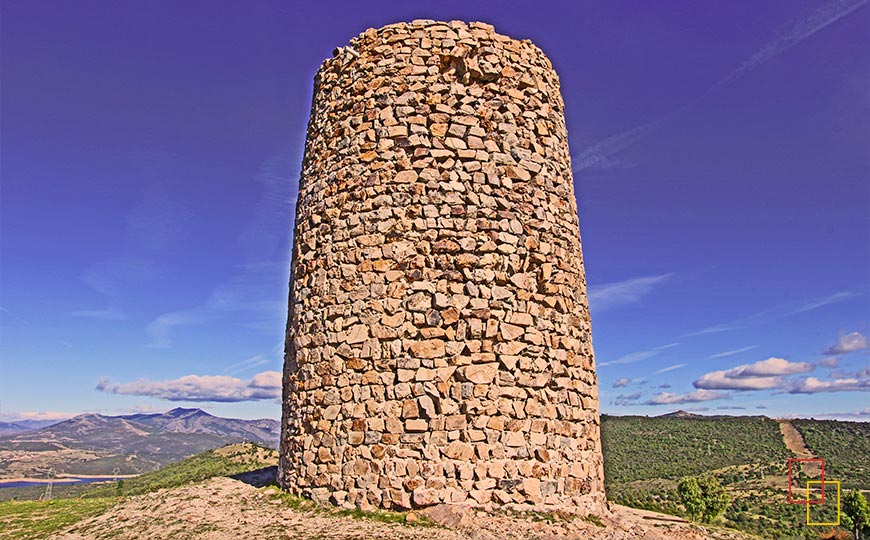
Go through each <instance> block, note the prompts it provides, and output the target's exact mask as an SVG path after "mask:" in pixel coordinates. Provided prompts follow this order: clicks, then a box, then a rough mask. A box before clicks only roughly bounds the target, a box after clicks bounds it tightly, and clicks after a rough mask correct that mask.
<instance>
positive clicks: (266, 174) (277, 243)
mask: <svg viewBox="0 0 870 540" xmlns="http://www.w3.org/2000/svg"><path fill="white" fill-rule="evenodd" d="M296 146H298V145H297V144H294V143H288V144H285V145H284V146H283V147H282V148H280V149H279V150H278V151H277V152H275V153H274V154H273V155H271V156H270V157H269V158H267V159H266V160H265V161H264V162H263V164H262V166H261V167H260V170H259V171H258V173H257V174H256V175H255V176H254V177H253V178H252V182H254V183H255V184H257V185H258V187H259V190H260V199H259V201H258V203H257V205H256V206H255V207H254V209H253V212H252V215H251V219H250V220H249V221H248V223H247V224H246V225H245V226H244V227H243V229H242V231H241V232H240V233H239V236H238V243H239V246H240V247H241V249H242V251H243V253H244V260H243V261H242V262H241V263H240V264H239V265H237V266H236V267H235V268H234V269H233V270H234V271H235V273H234V274H233V275H232V276H231V277H230V278H229V279H227V280H226V281H224V282H223V283H219V284H217V285H216V286H215V287H214V288H213V289H212V291H211V292H210V293H209V295H208V298H207V299H206V300H205V302H204V303H202V304H201V305H195V306H191V307H188V308H185V309H180V310H173V311H167V312H165V313H162V314H160V315H158V316H157V317H156V318H155V319H154V320H152V321H151V322H150V323H149V324H148V326H147V327H146V333H147V334H148V336H149V338H150V342H149V344H148V346H150V347H156V348H168V347H171V346H172V341H173V338H174V336H175V334H176V333H177V332H178V331H179V330H180V329H182V328H184V327H190V326H196V325H200V324H204V323H207V322H210V321H214V320H217V319H219V318H221V317H224V316H226V315H227V314H230V313H232V314H234V315H235V316H236V318H237V324H238V325H239V326H242V327H244V328H248V329H252V330H255V331H257V332H260V333H264V334H278V335H283V332H284V324H283V323H284V322H285V319H284V318H285V317H286V315H287V303H286V301H285V300H286V298H287V283H288V276H289V272H290V261H289V250H288V249H287V246H289V245H290V240H291V236H292V235H291V231H292V229H293V227H292V216H293V215H294V206H295V204H296V198H297V192H296V187H297V183H296V182H295V181H294V171H293V169H294V167H298V164H297V163H298V161H299V160H298V159H297V157H298V154H299V150H298V149H296V148H295V147H296ZM275 291H283V294H282V295H279V296H276V295H275ZM282 297H283V299H281V300H280V301H279V300H278V299H279V298H282Z"/></svg>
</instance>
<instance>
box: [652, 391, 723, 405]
mask: <svg viewBox="0 0 870 540" xmlns="http://www.w3.org/2000/svg"><path fill="white" fill-rule="evenodd" d="M730 397H731V394H728V393H726V392H715V391H712V390H695V391H694V392H689V393H688V394H672V393H671V392H661V393H659V394H656V395H655V396H653V397H652V398H650V400H649V401H647V402H646V405H679V404H682V403H698V402H701V401H713V400H716V399H729V398H730Z"/></svg>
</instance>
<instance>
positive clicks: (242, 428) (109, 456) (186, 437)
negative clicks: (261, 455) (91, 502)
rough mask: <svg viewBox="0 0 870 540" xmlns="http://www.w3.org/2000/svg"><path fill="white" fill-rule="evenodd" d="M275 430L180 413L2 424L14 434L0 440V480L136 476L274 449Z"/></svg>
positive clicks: (268, 424)
mask: <svg viewBox="0 0 870 540" xmlns="http://www.w3.org/2000/svg"><path fill="white" fill-rule="evenodd" d="M280 425H281V424H280V422H278V421H277V420H270V419H261V420H241V419H235V418H221V417H219V416H213V415H211V414H209V413H207V412H205V411H203V410H201V409H184V408H176V409H172V410H171V411H167V412H165V413H157V414H131V415H124V416H105V415H102V414H83V415H80V416H76V417H75V418H71V419H69V420H64V421H62V422H57V423H54V424H51V425H49V426H46V427H40V428H37V429H28V426H27V425H26V424H23V423H20V422H14V423H4V424H0V435H2V434H3V433H4V431H2V430H16V431H13V432H12V433H11V434H6V435H3V436H0V478H2V477H13V476H29V475H33V474H38V471H39V470H40V469H42V470H45V469H47V468H48V467H54V469H55V470H56V471H57V472H65V473H74V474H108V473H111V472H112V471H113V470H114V469H115V468H116V467H117V468H118V469H119V470H120V472H121V474H131V473H140V472H145V471H149V470H152V469H154V468H157V467H159V466H162V465H166V464H168V463H172V462H174V461H178V460H180V459H183V458H185V457H187V456H190V455H193V454H197V453H200V452H204V451H206V450H211V449H213V448H218V447H220V446H224V445H226V444H230V443H237V442H244V441H248V442H256V443H259V444H262V445H264V446H269V447H273V448H276V447H277V445H278V438H279V436H280ZM22 427H23V428H24V430H21V429H19V428H22ZM7 433H8V431H7Z"/></svg>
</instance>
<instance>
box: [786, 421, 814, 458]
mask: <svg viewBox="0 0 870 540" xmlns="http://www.w3.org/2000/svg"><path fill="white" fill-rule="evenodd" d="M779 430H780V431H781V432H782V440H783V441H784V442H785V446H786V448H788V449H789V450H791V451H792V452H793V453H794V454H795V455H796V456H797V457H799V458H811V457H813V453H812V452H810V449H809V448H807V444H806V443H805V442H804V438H803V436H802V435H801V432H800V431H798V430H797V428H795V427H794V426H793V425H792V424H791V422H789V421H788V420H780V421H779Z"/></svg>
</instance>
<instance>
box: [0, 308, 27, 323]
mask: <svg viewBox="0 0 870 540" xmlns="http://www.w3.org/2000/svg"><path fill="white" fill-rule="evenodd" d="M0 311H2V312H3V313H5V314H6V315H8V316H9V317H12V318H13V319H15V320H16V321H18V322H20V323H22V324H26V325H28V326H29V325H30V323H29V322H27V320H25V319H22V318H21V317H19V316H18V315H16V314H14V313H12V312H11V311H9V310H8V309H6V308H5V307H2V306H0Z"/></svg>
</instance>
